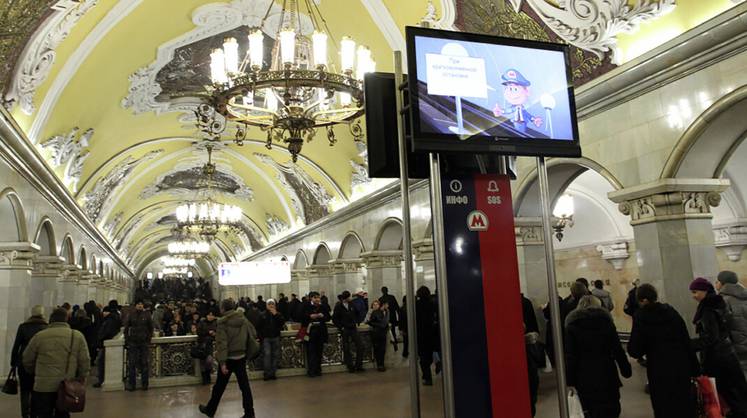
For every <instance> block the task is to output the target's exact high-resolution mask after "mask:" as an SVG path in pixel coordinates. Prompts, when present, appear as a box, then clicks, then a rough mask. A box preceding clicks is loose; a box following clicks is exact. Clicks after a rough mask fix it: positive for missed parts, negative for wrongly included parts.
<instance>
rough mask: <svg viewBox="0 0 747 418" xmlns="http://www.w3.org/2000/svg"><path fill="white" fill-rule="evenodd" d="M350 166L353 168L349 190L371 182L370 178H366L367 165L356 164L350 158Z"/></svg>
mask: <svg viewBox="0 0 747 418" xmlns="http://www.w3.org/2000/svg"><path fill="white" fill-rule="evenodd" d="M350 166H351V167H352V168H353V175H352V176H351V178H350V190H353V189H354V188H355V187H357V186H365V185H366V184H368V183H370V182H371V179H370V178H368V167H366V166H365V165H363V164H358V163H356V162H355V161H353V160H350Z"/></svg>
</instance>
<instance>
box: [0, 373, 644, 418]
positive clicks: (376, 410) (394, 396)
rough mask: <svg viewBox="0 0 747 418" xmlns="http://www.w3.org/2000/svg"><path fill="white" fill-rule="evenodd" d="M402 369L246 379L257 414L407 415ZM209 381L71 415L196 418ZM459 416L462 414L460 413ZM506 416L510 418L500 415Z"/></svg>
mask: <svg viewBox="0 0 747 418" xmlns="http://www.w3.org/2000/svg"><path fill="white" fill-rule="evenodd" d="M407 376H408V371H407V368H396V369H390V370H388V371H387V372H384V373H379V372H376V371H372V370H369V371H367V372H365V373H361V374H349V373H334V374H327V375H324V376H323V377H321V378H315V379H309V378H307V377H289V378H283V379H279V380H276V381H270V382H263V381H253V382H251V385H252V391H253V393H254V402H255V411H256V416H257V418H306V417H309V418H311V417H314V418H319V417H324V418H351V417H354V418H374V417H375V418H407V417H408V416H409V387H408V384H407ZM435 383H436V384H435V385H434V386H431V387H421V402H422V417H423V418H436V417H441V416H442V415H441V410H440V404H441V387H440V384H439V383H438V379H436V381H435ZM623 384H624V387H623V388H622V404H623V412H622V415H621V418H652V417H653V413H652V412H651V407H650V403H649V397H648V395H646V394H645V393H644V384H645V370H644V369H642V368H640V367H639V366H638V365H637V364H634V375H633V377H632V378H631V379H628V380H625V381H624V382H623ZM554 387H555V384H554V376H553V375H552V374H542V375H541V387H540V396H539V402H538V411H537V418H557V417H558V412H557V395H556V392H555V390H554ZM209 391H210V387H209V386H194V387H192V386H186V387H177V388H164V389H151V390H149V391H147V392H142V391H137V392H101V390H100V389H93V388H89V390H88V394H87V398H88V399H87V408H86V411H85V412H83V413H81V414H73V415H72V416H73V417H74V418H89V417H90V418H122V417H126V418H198V417H204V415H202V414H200V413H199V412H198V411H197V405H198V404H200V403H206V402H207V399H208V397H209V396H210V392H209ZM0 411H2V413H0V416H2V417H4V418H5V417H7V418H11V417H13V418H15V417H20V416H21V415H20V408H19V403H18V397H17V396H9V395H4V394H0ZM242 414H243V411H242V409H241V394H240V392H239V390H238V386H237V385H236V384H235V383H231V384H230V385H229V387H228V389H227V390H226V393H225V394H224V395H223V400H222V402H221V405H220V407H219V409H218V412H217V414H216V415H215V416H216V417H217V418H238V417H241V416H242ZM460 418H461V417H460ZM499 418H511V417H499Z"/></svg>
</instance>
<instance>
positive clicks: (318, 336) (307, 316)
mask: <svg viewBox="0 0 747 418" xmlns="http://www.w3.org/2000/svg"><path fill="white" fill-rule="evenodd" d="M312 314H322V317H321V318H316V319H311V315H312ZM330 318H331V316H330V314H329V305H322V304H319V305H314V304H312V303H307V304H306V305H305V306H304V308H303V315H302V321H301V326H303V327H308V326H309V325H311V329H310V330H309V339H310V340H312V341H322V342H324V343H326V342H327V340H328V339H329V332H328V331H327V322H329V320H330Z"/></svg>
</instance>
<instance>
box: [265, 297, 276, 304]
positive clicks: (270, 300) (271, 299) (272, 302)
mask: <svg viewBox="0 0 747 418" xmlns="http://www.w3.org/2000/svg"><path fill="white" fill-rule="evenodd" d="M266 303H267V304H268V305H275V299H273V298H270V299H267V302H266Z"/></svg>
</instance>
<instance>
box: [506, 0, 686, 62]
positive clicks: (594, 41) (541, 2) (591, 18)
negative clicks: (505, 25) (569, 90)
mask: <svg viewBox="0 0 747 418" xmlns="http://www.w3.org/2000/svg"><path fill="white" fill-rule="evenodd" d="M508 1H509V3H510V4H511V5H512V6H513V8H514V11H516V12H519V11H520V9H521V7H522V5H523V4H524V3H526V4H527V5H528V6H529V7H530V8H531V9H532V10H533V11H534V12H535V13H536V14H537V15H538V16H539V17H540V19H542V21H543V22H544V23H545V24H546V25H547V26H548V27H549V28H550V29H551V30H552V31H553V32H555V33H556V34H557V35H558V36H559V37H561V38H562V39H563V40H565V41H566V42H568V43H569V44H571V45H573V46H576V47H578V48H580V49H583V50H586V51H589V52H592V53H594V54H595V55H596V56H597V57H599V58H600V59H601V58H604V55H605V54H607V53H609V54H610V56H611V60H612V62H613V63H615V64H620V63H621V57H620V51H619V49H618V47H617V35H619V34H621V33H630V32H632V31H634V30H635V29H637V28H638V26H639V25H640V24H641V23H643V22H647V21H651V20H654V19H656V18H658V17H660V16H663V15H664V14H666V13H668V12H670V11H671V10H673V9H674V7H675V6H676V0H636V1H635V3H634V4H629V1H628V0H605V1H590V0H561V1H558V2H557V3H554V2H550V1H548V0H508Z"/></svg>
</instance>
